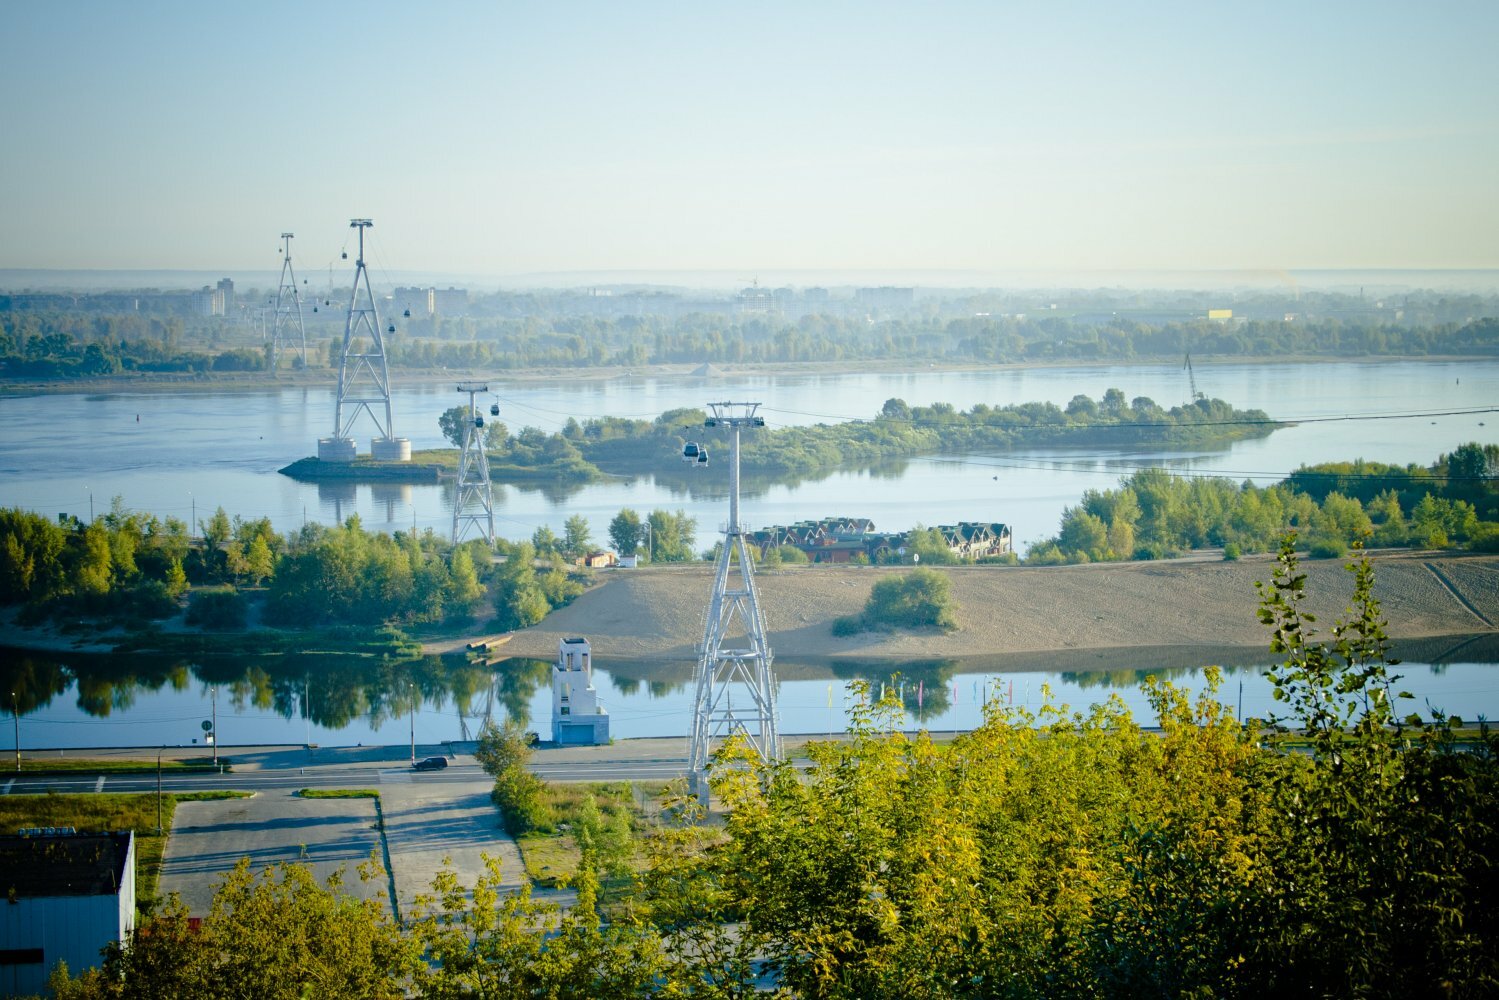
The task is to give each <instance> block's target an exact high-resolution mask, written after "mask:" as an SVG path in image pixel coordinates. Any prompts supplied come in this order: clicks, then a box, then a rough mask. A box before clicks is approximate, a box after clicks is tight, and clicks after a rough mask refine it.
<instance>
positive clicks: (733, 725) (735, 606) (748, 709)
mask: <svg viewBox="0 0 1499 1000" xmlns="http://www.w3.org/2000/svg"><path fill="white" fill-rule="evenodd" d="M759 406H760V404H759V403H709V404H708V408H709V410H710V411H712V414H713V415H712V416H711V417H709V418H708V419H707V421H706V422H705V426H707V427H710V428H715V427H722V428H726V429H727V430H729V431H730V434H731V439H730V440H731V444H730V449H729V520H728V522H727V523H726V524H725V525H724V529H723V545H722V547H721V548H720V550H719V554H718V563H717V567H716V569H715V572H714V575H713V594H712V596H711V597H710V598H709V600H708V613H707V623H706V625H705V627H704V629H703V645H702V648H701V650H700V651H699V657H698V664H697V675H696V680H697V693H696V697H695V699H694V702H693V713H692V741H691V747H690V750H689V753H688V767H689V769H690V774H691V781H692V786H693V792H694V793H695V794H696V795H697V797H698V799H699V800H700V801H701V802H703V803H704V804H705V805H706V804H707V802H708V783H707V780H708V764H709V761H710V759H711V757H712V755H713V745H714V744H715V743H716V742H722V741H723V740H725V739H727V738H728V737H730V736H732V735H735V734H741V735H743V736H744V738H745V739H746V740H747V741H748V743H749V745H750V746H752V747H753V748H754V749H755V752H756V753H758V754H759V755H760V758H761V759H762V760H764V761H766V762H771V761H776V760H779V759H780V758H781V733H780V723H779V720H778V718H777V712H776V691H775V678H774V676H773V675H772V674H771V670H770V664H771V659H772V656H771V651H770V641H769V638H768V637H767V634H766V629H765V616H764V614H763V613H762V612H761V610H760V601H759V596H758V595H757V594H756V592H755V569H754V562H753V560H752V559H751V558H750V553H749V546H748V545H747V544H746V543H745V540H744V526H743V525H742V524H741V523H740V521H739V434H740V431H741V429H743V428H745V427H764V426H765V419H764V418H763V417H759V416H756V415H755V411H756V410H757V409H758V408H759ZM736 695H737V696H738V701H737V704H736Z"/></svg>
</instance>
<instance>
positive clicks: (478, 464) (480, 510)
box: [453, 382, 500, 545]
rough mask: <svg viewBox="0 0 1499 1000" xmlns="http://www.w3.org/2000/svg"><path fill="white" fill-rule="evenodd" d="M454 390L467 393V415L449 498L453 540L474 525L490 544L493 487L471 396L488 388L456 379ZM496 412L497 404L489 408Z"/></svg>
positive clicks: (480, 416)
mask: <svg viewBox="0 0 1499 1000" xmlns="http://www.w3.org/2000/svg"><path fill="white" fill-rule="evenodd" d="M458 391H459V392H466V393H468V416H467V418H466V419H465V420H464V421H463V454H462V455H461V456H460V457H459V459H458V497H457V499H456V500H455V501H454V502H453V542H454V544H457V543H458V542H461V541H463V539H464V536H465V535H467V533H468V529H469V528H477V529H478V531H479V534H480V535H482V536H483V537H484V540H485V541H486V542H488V543H489V544H490V545H493V544H494V491H493V489H492V488H491V486H490V483H489V456H488V455H487V454H486V453H485V451H484V415H483V414H482V413H480V412H479V408H478V405H477V404H476V403H475V402H474V397H476V396H478V394H479V393H481V392H488V391H489V386H487V385H485V384H483V383H481V382H460V383H458ZM490 410H491V414H492V415H494V416H499V410H500V408H499V406H498V405H496V406H493V407H491V408H490Z"/></svg>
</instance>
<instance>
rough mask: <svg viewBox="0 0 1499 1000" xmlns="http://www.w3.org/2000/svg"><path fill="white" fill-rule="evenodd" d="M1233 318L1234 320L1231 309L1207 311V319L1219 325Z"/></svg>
mask: <svg viewBox="0 0 1499 1000" xmlns="http://www.w3.org/2000/svg"><path fill="white" fill-rule="evenodd" d="M1233 318H1234V311H1233V310H1232V309H1209V310H1208V319H1210V320H1215V321H1216V322H1219V323H1227V322H1228V321H1229V320H1231V319H1233Z"/></svg>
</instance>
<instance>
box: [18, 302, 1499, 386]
mask: <svg viewBox="0 0 1499 1000" xmlns="http://www.w3.org/2000/svg"><path fill="white" fill-rule="evenodd" d="M333 332H334V331H333V330H331V329H326V328H325V327H324V325H323V324H322V323H317V324H312V325H311V328H310V330H309V335H308V343H309V358H308V365H309V367H314V368H321V369H329V368H336V367H337V365H338V359H339V352H340V350H341V349H342V335H341V334H338V335H336V336H330V334H332V333H333ZM385 347H386V354H387V358H388V360H389V362H390V364H391V366H392V367H393V368H396V369H397V370H402V369H404V370H435V369H453V370H478V369H485V370H509V369H519V368H588V367H598V366H604V365H612V366H623V367H626V368H638V367H644V366H646V365H676V364H701V363H703V362H712V363H717V364H748V363H759V364H786V363H796V362H858V361H874V360H879V361H899V360H911V361H921V362H937V361H941V362H946V363H953V364H967V363H984V364H1020V363H1049V362H1062V361H1114V362H1126V361H1132V360H1138V359H1151V358H1155V359H1159V358H1176V357H1180V356H1182V355H1183V354H1184V353H1186V352H1189V351H1190V352H1191V353H1193V354H1196V355H1198V356H1199V357H1201V358H1204V359H1205V358H1210V357H1219V358H1237V357H1284V356H1288V355H1289V356H1295V355H1301V356H1326V357H1366V356H1376V357H1378V356H1392V357H1424V356H1429V355H1493V354H1496V353H1499V319H1495V318H1493V317H1492V316H1489V317H1484V318H1477V319H1471V320H1467V321H1462V322H1457V321H1445V322H1433V323H1424V324H1404V323H1399V322H1385V321H1380V320H1349V321H1345V320H1339V319H1323V320H1312V321H1290V322H1287V321H1270V320H1262V319H1254V320H1244V321H1235V322H1232V323H1220V322H1214V321H1209V320H1205V319H1204V320H1167V321H1147V320H1143V319H1132V318H1130V317H1129V316H1128V315H1127V314H1125V315H1120V316H1112V317H1108V318H1107V319H1103V320H1098V319H1092V318H1082V317H1075V316H1067V315H1046V314H1039V315H1026V316H1000V315H982V316H967V317H959V318H942V317H938V316H931V317H906V318H896V319H871V318H869V317H865V316H847V315H832V314H810V315H805V316H802V317H800V318H798V319H795V320H787V319H780V318H776V317H767V316H733V315H725V314H721V313H691V314H688V315H685V316H680V317H667V316H621V317H597V316H556V317H541V316H527V317H520V318H498V317H488V318H477V319H461V320H449V321H442V320H440V318H431V319H423V320H421V321H409V322H404V321H403V324H402V326H401V327H398V328H397V332H395V333H393V334H389V335H388V336H386V338H385ZM268 364H269V355H268V352H267V351H266V350H265V345H264V339H263V336H262V334H261V332H260V331H259V330H258V329H255V328H252V327H251V326H249V325H247V324H234V323H229V322H226V321H225V320H223V319H221V318H220V319H215V320H207V319H202V320H199V319H193V320H190V321H184V319H183V318H181V317H155V316H149V315H142V314H123V315H94V314H89V313H77V312H64V311H13V310H12V311H4V312H0V375H7V376H9V377H14V378H70V377H97V376H105V375H112V374H120V373H129V372H141V373H172V372H179V373H203V372H215V371H217V372H252V371H264V370H265V369H266V367H267V366H268Z"/></svg>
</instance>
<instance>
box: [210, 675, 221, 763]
mask: <svg viewBox="0 0 1499 1000" xmlns="http://www.w3.org/2000/svg"><path fill="white" fill-rule="evenodd" d="M208 690H209V698H210V701H209V704H210V705H212V706H213V732H212V734H211V735H212V736H213V763H214V766H215V767H217V766H218V763H219V686H218V685H217V684H214V685H212V686H211V687H209V689H208Z"/></svg>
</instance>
